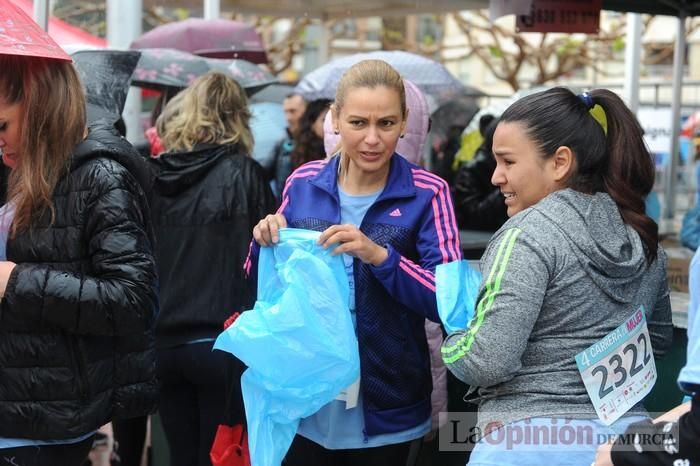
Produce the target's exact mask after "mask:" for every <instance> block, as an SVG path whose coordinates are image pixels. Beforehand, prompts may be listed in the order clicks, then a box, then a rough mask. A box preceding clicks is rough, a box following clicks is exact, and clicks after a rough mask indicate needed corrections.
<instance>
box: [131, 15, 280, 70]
mask: <svg viewBox="0 0 700 466" xmlns="http://www.w3.org/2000/svg"><path fill="white" fill-rule="evenodd" d="M131 48H132V49H144V48H171V49H177V50H183V51H185V52H190V53H193V54H195V55H201V56H205V57H213V58H239V59H243V60H247V61H249V62H252V63H256V64H265V63H267V55H266V53H265V47H264V45H263V43H262V39H261V38H260V35H259V34H258V33H257V31H256V30H255V28H254V27H253V26H250V25H248V24H245V23H242V22H239V21H232V20H228V19H203V18H189V19H185V20H183V21H175V22H172V23H167V24H163V25H161V26H157V27H155V28H153V29H151V30H150V31H148V32H147V33H145V34H143V35H142V36H141V37H139V38H138V39H136V40H135V41H134V42H132V43H131Z"/></svg>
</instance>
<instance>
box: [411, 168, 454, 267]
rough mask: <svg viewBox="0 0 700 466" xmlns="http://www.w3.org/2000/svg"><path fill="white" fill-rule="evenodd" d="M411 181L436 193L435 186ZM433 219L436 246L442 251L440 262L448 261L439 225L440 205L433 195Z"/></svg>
mask: <svg viewBox="0 0 700 466" xmlns="http://www.w3.org/2000/svg"><path fill="white" fill-rule="evenodd" d="M413 183H414V184H415V185H416V186H417V187H419V188H423V189H430V190H431V191H433V192H434V193H435V194H437V188H436V187H435V186H431V185H428V184H424V183H421V182H420V181H417V180H414V181H413ZM432 203H433V219H434V220H435V231H437V235H438V246H439V247H440V252H441V253H442V262H449V258H448V255H447V250H446V249H445V237H444V236H443V235H442V227H441V226H440V207H439V206H438V203H437V198H436V197H433V202H432Z"/></svg>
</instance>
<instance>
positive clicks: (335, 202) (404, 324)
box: [247, 60, 461, 466]
mask: <svg viewBox="0 0 700 466" xmlns="http://www.w3.org/2000/svg"><path fill="white" fill-rule="evenodd" d="M332 112H333V127H334V131H335V132H336V133H338V134H339V135H340V140H341V143H340V150H339V151H338V153H337V154H336V155H335V156H333V157H331V158H330V159H328V160H325V161H314V162H311V163H308V164H306V165H303V166H301V167H300V168H299V169H297V170H296V171H295V172H294V173H293V174H292V175H291V176H290V177H289V178H288V180H287V184H286V186H285V189H284V192H283V195H282V204H281V207H280V209H279V210H278V213H277V214H275V215H269V216H267V217H266V218H264V219H263V220H261V221H260V222H259V223H258V225H257V226H256V227H255V229H254V230H253V236H254V238H255V243H254V248H253V250H252V254H251V260H250V261H249V262H248V263H247V268H248V272H249V274H250V276H252V277H255V276H256V273H255V271H254V270H253V269H254V267H255V265H256V257H257V248H258V246H268V245H271V244H273V243H275V242H277V241H278V239H279V234H278V231H279V229H280V228H284V227H287V226H289V227H294V228H306V229H311V230H316V231H321V232H322V234H321V237H320V240H319V241H320V242H321V243H322V244H324V245H325V246H326V247H330V246H331V245H335V244H337V245H338V247H337V248H336V253H338V254H341V253H342V254H344V256H343V258H344V259H345V261H346V271H347V273H348V279H349V281H350V285H351V288H350V289H351V296H350V303H349V304H350V306H349V307H350V311H351V312H352V313H353V318H354V320H355V325H356V332H357V338H358V342H359V348H360V380H359V387H360V389H359V395H358V396H357V399H350V398H351V397H348V399H345V400H334V401H332V402H331V403H329V404H328V405H326V406H324V407H323V408H321V410H319V412H317V413H316V414H314V415H313V416H311V417H309V418H306V419H303V420H302V422H301V424H300V426H299V430H298V432H297V437H296V439H295V440H294V443H293V444H292V447H291V449H290V451H289V453H288V454H287V458H286V461H287V464H288V465H289V466H296V465H301V464H304V465H311V466H314V465H327V464H328V465H331V464H346V463H347V464H360V463H361V464H363V466H371V465H381V466H392V465H397V466H398V465H404V464H405V463H406V458H407V457H408V453H409V449H410V446H411V443H412V442H414V441H420V440H419V439H420V438H421V437H422V436H423V435H424V434H426V433H427V432H428V431H429V430H430V425H431V422H430V391H431V376H430V360H429V354H428V347H427V343H426V338H425V329H424V326H423V324H424V319H425V318H428V319H431V320H433V321H435V322H439V318H438V314H437V304H436V299H435V276H434V271H435V267H436V266H437V265H438V264H440V263H445V262H449V261H453V260H459V259H461V247H460V244H459V235H458V230H457V224H456V222H455V216H454V211H453V207H452V200H451V199H450V192H449V188H448V186H447V183H446V182H445V181H443V180H442V179H440V178H439V177H437V176H435V175H433V174H431V173H429V172H427V171H425V170H423V169H421V168H420V167H418V166H416V165H413V164H411V163H410V162H408V161H406V160H405V159H403V158H402V157H400V156H398V155H397V154H396V153H395V152H394V151H395V148H396V144H397V142H398V140H399V138H400V137H401V136H402V134H403V132H404V130H405V126H406V116H407V110H406V100H405V91H404V85H403V82H402V79H401V77H400V75H399V74H398V73H397V72H396V70H394V69H393V68H392V67H391V66H389V65H388V64H387V63H385V62H383V61H379V60H366V61H363V62H360V63H358V64H356V65H354V66H353V67H351V68H350V69H348V70H347V71H346V73H345V74H344V75H343V77H342V79H341V81H340V83H339V84H338V89H337V94H336V99H335V103H334V104H333V106H332ZM348 392H352V390H348Z"/></svg>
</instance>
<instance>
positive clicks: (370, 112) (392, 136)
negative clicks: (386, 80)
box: [334, 86, 406, 177]
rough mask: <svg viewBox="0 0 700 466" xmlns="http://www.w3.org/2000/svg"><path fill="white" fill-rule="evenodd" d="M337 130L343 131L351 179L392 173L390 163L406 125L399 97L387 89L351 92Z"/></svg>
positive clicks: (376, 88) (338, 117)
mask: <svg viewBox="0 0 700 466" xmlns="http://www.w3.org/2000/svg"><path fill="white" fill-rule="evenodd" d="M334 117H335V118H334V120H335V121H334V126H335V128H336V129H337V130H338V131H340V139H341V141H342V145H343V153H344V154H345V155H346V156H347V157H348V159H349V165H348V175H349V176H353V177H354V176H363V175H369V174H372V175H376V174H377V173H381V172H383V171H386V172H387V173H388V171H389V161H390V160H391V156H392V155H393V153H394V149H396V143H397V142H398V140H399V136H400V135H401V133H402V131H403V130H404V127H405V125H406V122H405V121H404V118H403V115H402V113H401V101H400V97H399V93H398V92H396V91H395V90H393V89H389V88H387V87H385V86H378V87H375V88H369V87H358V88H354V89H350V90H349V91H348V92H347V94H346V96H345V102H344V104H343V107H342V108H341V109H340V112H339V114H338V115H337V116H336V115H334Z"/></svg>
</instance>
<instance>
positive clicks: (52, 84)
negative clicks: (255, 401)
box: [0, 54, 158, 466]
mask: <svg viewBox="0 0 700 466" xmlns="http://www.w3.org/2000/svg"><path fill="white" fill-rule="evenodd" d="M66 58H68V57H67V56H66ZM0 150H1V151H2V160H3V162H4V163H5V165H7V166H9V167H11V168H12V170H11V173H10V175H9V180H8V192H7V199H9V204H8V207H9V208H6V209H5V211H6V213H7V212H9V214H8V215H12V211H14V216H13V217H11V223H10V222H8V223H9V224H10V225H11V226H10V231H9V239H8V240H7V244H6V246H7V249H6V255H7V257H6V260H5V258H2V261H1V262H0V295H4V296H3V299H2V303H1V304H0V420H1V422H0V457H14V458H15V461H16V463H17V464H22V465H57V464H60V465H62V466H64V465H65V466H71V465H78V464H81V463H82V460H83V459H84V458H85V457H86V456H87V453H88V451H89V449H90V446H91V443H92V437H93V436H94V432H95V431H96V430H97V429H98V427H100V426H101V425H103V424H105V423H107V422H108V421H110V420H111V419H114V418H125V417H133V416H138V415H143V414H146V413H148V412H151V411H152V410H153V408H154V407H155V401H156V397H157V383H156V379H155V353H154V337H153V327H154V322H155V317H156V313H157V308H158V302H157V279H156V269H155V263H154V257H153V252H152V251H153V234H152V228H151V225H150V216H149V211H148V204H147V200H146V197H145V194H144V193H145V192H147V191H148V188H147V184H148V179H149V178H148V176H147V175H146V173H147V171H146V170H144V169H143V163H144V162H143V161H142V159H141V158H140V157H139V156H138V154H137V153H136V152H135V151H134V149H133V148H132V147H131V145H130V144H129V143H128V142H126V141H125V140H124V139H123V138H120V137H119V136H118V135H117V134H116V132H115V130H114V128H113V127H108V126H91V127H90V128H87V127H86V122H85V98H84V95H83V91H82V86H81V84H80V81H79V79H78V77H77V75H76V72H75V70H74V68H73V66H72V64H71V63H70V62H69V61H67V60H60V59H47V58H35V57H27V56H16V55H2V54H0ZM5 220H7V217H6V218H5ZM3 223H4V222H3Z"/></svg>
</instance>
